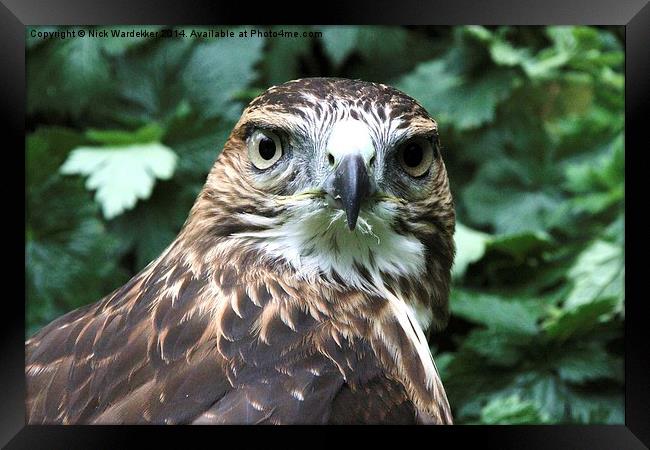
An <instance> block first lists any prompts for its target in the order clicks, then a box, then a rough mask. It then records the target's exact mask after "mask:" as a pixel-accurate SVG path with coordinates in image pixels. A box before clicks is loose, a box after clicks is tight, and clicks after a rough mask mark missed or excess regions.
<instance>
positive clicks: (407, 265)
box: [186, 78, 454, 328]
mask: <svg viewBox="0 0 650 450" xmlns="http://www.w3.org/2000/svg"><path fill="white" fill-rule="evenodd" d="M192 225H195V226H196V228H197V229H201V230H202V231H201V232H200V233H197V234H196V236H209V237H210V239H217V240H218V241H219V242H221V245H217V246H214V245H213V244H214V242H212V243H210V244H208V246H209V247H210V248H213V249H215V248H217V249H221V250H219V251H222V250H223V249H224V248H225V247H226V246H228V247H231V246H233V245H235V246H237V248H239V249H245V250H250V252H251V253H250V254H251V255H255V256H254V258H262V259H266V260H268V261H269V262H270V263H271V264H276V265H278V268H280V267H285V268H286V267H290V268H291V269H292V270H293V271H295V274H296V276H298V277H303V278H305V279H309V280H314V279H318V280H322V281H323V282H326V283H330V284H331V285H334V286H338V288H340V289H357V290H360V291H366V292H369V293H377V292H380V293H381V294H385V295H392V296H395V297H397V298H399V299H400V300H401V301H403V302H404V303H406V304H407V305H408V306H410V307H412V308H413V309H414V310H415V313H416V315H417V316H418V319H419V321H420V322H421V324H422V325H423V326H424V327H425V328H426V327H428V326H429V325H430V324H431V322H432V319H434V323H436V324H441V323H444V322H445V321H446V317H447V297H448V284H449V277H450V269H451V264H452V261H453V253H454V249H453V239H452V236H453V231H454V209H453V203H452V198H451V194H450V191H449V185H448V181H447V174H446V171H445V166H444V163H443V161H442V158H441V155H440V146H439V141H438V129H437V124H436V122H435V120H433V119H432V118H431V117H430V116H429V114H428V113H427V112H426V111H425V109H424V108H423V107H422V106H421V105H420V104H418V103H417V102H416V101H415V100H413V99H412V98H410V97H408V96H407V95H405V94H404V93H402V92H400V91H398V90H396V89H393V88H391V87H388V86H385V85H382V84H375V83H368V82H363V81H353V80H347V79H334V78H311V79H301V80H295V81H290V82H288V83H285V84H282V85H280V86H275V87H272V88H270V89H268V90H267V91H266V92H265V93H263V94H262V95H261V96H259V97H257V98H256V99H255V100H253V101H252V102H251V104H250V105H249V106H248V108H246V110H245V111H244V113H243V115H242V117H241V119H240V120H239V122H238V123H237V125H236V126H235V129H234V130H233V132H232V134H231V136H230V138H229V140H228V142H227V144H226V146H225V148H224V150H223V152H222V154H221V155H220V157H219V158H218V160H217V162H216V163H215V166H214V167H213V169H212V172H211V174H210V176H209V178H208V181H207V183H206V186H205V188H204V190H203V192H202V194H201V196H200V197H199V199H198V201H197V204H196V205H195V207H194V209H193V213H192V215H191V216H190V219H189V221H188V225H187V227H186V228H192ZM201 225H202V226H201ZM206 227H208V228H209V232H208V233H205V228H206ZM208 246H206V247H204V248H208ZM214 252H218V251H217V250H213V254H214V256H219V255H217V253H214ZM221 256H223V254H222V255H221Z"/></svg>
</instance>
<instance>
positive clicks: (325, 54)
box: [26, 26, 625, 424]
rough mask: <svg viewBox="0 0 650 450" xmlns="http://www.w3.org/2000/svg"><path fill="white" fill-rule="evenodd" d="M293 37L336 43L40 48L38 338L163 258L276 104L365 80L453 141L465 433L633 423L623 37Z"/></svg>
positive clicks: (450, 366) (448, 343)
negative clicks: (210, 176)
mask: <svg viewBox="0 0 650 450" xmlns="http://www.w3.org/2000/svg"><path fill="white" fill-rule="evenodd" d="M121 28H122V29H125V28H129V27H121ZM132 28H133V29H141V28H143V27H132ZM148 28H149V29H156V28H159V27H148ZM283 28H284V29H291V30H298V31H301V32H302V31H321V32H322V36H321V37H309V38H290V39H287V38H249V39H238V38H223V39H205V40H200V39H190V38H188V37H186V38H166V39H157V40H153V39H147V38H143V39H138V38H119V39H117V38H116V39H110V38H109V39H90V38H86V39H74V38H73V39H63V40H62V39H54V40H47V41H44V40H39V39H37V38H33V37H31V36H30V33H29V31H30V30H28V34H27V47H28V50H27V86H28V105H27V107H28V120H27V126H28V136H27V142H26V146H27V167H26V170H27V188H26V189H27V221H26V225H27V229H26V273H27V287H28V291H27V292H28V296H27V334H28V335H29V334H31V333H33V332H34V331H35V330H37V329H38V328H40V327H41V326H43V325H44V324H45V323H47V322H48V321H50V320H52V319H53V318H55V317H57V316H59V315H61V314H63V313H64V312H66V311H68V310H71V309H73V308H76V307H79V306H81V305H83V304H87V303H89V302H93V301H96V300H98V299H99V298H100V297H102V296H103V295H106V294H107V293H109V292H110V291H111V290H113V289H114V288H116V287H118V286H120V285H121V284H122V283H124V282H125V281H126V280H127V279H128V278H129V277H130V276H132V275H133V274H135V273H136V272H137V271H138V270H140V269H141V268H143V267H144V266H145V265H146V264H147V263H148V262H150V261H151V260H152V259H154V258H155V257H157V256H158V255H159V253H160V252H161V251H162V250H163V249H164V248H165V247H166V246H167V245H168V244H169V243H170V242H171V241H172V240H173V238H174V237H175V235H176V233H177V232H178V231H179V229H180V227H181V226H182V224H183V222H184V220H185V218H186V216H187V213H188V211H189V209H190V207H191V205H192V203H193V201H194V199H195V196H196V195H197V193H198V192H199V190H200V188H201V186H202V184H203V182H204V181H205V177H206V175H207V173H208V170H209V169H210V167H211V165H212V163H213V161H214V159H215V157H216V156H217V155H218V153H219V150H220V149H221V147H222V145H223V143H224V142H225V140H226V138H227V136H228V133H229V132H230V130H231V128H232V126H233V125H234V123H235V121H236V120H237V118H238V116H239V114H240V112H241V110H242V108H243V106H244V105H245V104H246V102H248V101H249V100H250V99H252V98H253V97H255V96H256V95H257V94H259V93H260V92H261V91H262V90H263V89H265V88H267V87H268V86H270V85H272V84H277V83H280V82H283V81H286V80H289V79H293V78H298V77H305V76H341V77H348V78H362V79H366V80H370V81H379V82H385V83H389V84H392V85H394V86H396V87H398V88H400V89H402V90H404V91H405V92H407V93H408V94H410V95H412V96H413V97H415V98H416V99H418V100H419V101H420V102H421V103H422V104H423V105H424V106H425V107H426V108H427V109H428V110H429V112H430V113H431V114H432V115H433V116H434V117H435V118H436V119H437V120H438V121H439V123H440V128H441V139H442V144H443V152H444V157H445V160H446V164H447V168H448V170H449V174H450V179H451V183H452V190H453V193H454V197H455V200H456V203H457V212H458V218H459V224H458V230H457V233H456V241H457V246H458V256H457V260H456V265H455V269H454V286H453V293H452V297H451V310H452V318H451V321H450V324H449V326H448V328H447V330H446V331H445V332H444V333H441V334H439V335H436V336H434V342H435V344H434V346H433V348H432V350H433V351H434V354H436V361H437V363H438V367H439V369H440V372H441V375H442V377H443V381H444V384H445V387H446V389H447V392H448V395H449V399H450V402H451V405H452V408H453V410H454V415H455V418H456V422H457V423H489V424H502V423H517V424H521V423H576V422H577V423H622V422H623V363H622V361H623V359H622V356H623V341H622V337H623V320H624V305H623V300H624V271H625V269H624V253H623V241H624V141H623V125H624V115H623V98H624V95H623V93H624V90H623V89H624V77H623V62H624V53H623V43H622V39H623V31H622V28H594V27H498V28H485V27H480V26H471V27H456V28H449V27H412V28H398V27H312V28H306V27H303V28H297V27H283ZM41 30H44V28H41ZM178 30H179V31H182V30H183V29H182V28H178ZM50 31H51V30H50ZM189 32H190V28H186V29H185V33H186V35H189Z"/></svg>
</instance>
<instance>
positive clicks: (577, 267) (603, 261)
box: [564, 240, 625, 309]
mask: <svg viewBox="0 0 650 450" xmlns="http://www.w3.org/2000/svg"><path fill="white" fill-rule="evenodd" d="M624 275H625V262H624V260H623V248H622V247H621V246H620V245H616V244H612V243H610V242H607V241H602V240H597V241H595V242H594V243H593V244H591V245H590V246H589V247H588V248H587V249H585V250H584V251H583V252H582V253H581V254H580V256H579V257H578V259H577V260H576V262H575V264H574V266H573V267H572V268H571V270H570V271H569V277H570V278H571V279H572V280H573V289H572V290H571V293H570V294H569V297H568V298H567V300H566V302H565V304H564V307H565V308H567V309H571V308H576V307H578V306H581V305H584V304H588V303H591V302H594V301H597V300H599V299H601V298H610V297H613V298H614V299H616V300H617V302H619V304H620V305H621V306H622V303H623V292H624V280H623V278H624Z"/></svg>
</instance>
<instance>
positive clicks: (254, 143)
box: [248, 130, 282, 170]
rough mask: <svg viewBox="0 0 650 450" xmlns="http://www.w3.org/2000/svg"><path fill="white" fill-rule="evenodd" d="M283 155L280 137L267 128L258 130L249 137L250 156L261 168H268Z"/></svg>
mask: <svg viewBox="0 0 650 450" xmlns="http://www.w3.org/2000/svg"><path fill="white" fill-rule="evenodd" d="M281 156H282V143H281V142H280V138H279V137H278V136H277V135H276V134H275V133H273V132H271V131H267V130H256V131H254V132H253V134H252V135H251V137H250V138H249V139H248V158H249V159H250V160H251V162H252V163H253V165H254V166H255V167H256V168H258V169H261V170H264V169H268V168H269V167H271V166H272V165H273V164H275V163H276V162H277V160H278V159H280V157H281Z"/></svg>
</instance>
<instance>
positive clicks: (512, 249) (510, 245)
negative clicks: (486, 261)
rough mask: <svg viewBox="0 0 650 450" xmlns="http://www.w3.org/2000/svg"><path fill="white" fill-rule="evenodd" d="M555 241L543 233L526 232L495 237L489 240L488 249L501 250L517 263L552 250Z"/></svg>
mask: <svg viewBox="0 0 650 450" xmlns="http://www.w3.org/2000/svg"><path fill="white" fill-rule="evenodd" d="M552 243H553V240H552V238H551V236H549V235H548V233H546V232H543V231H524V232H519V233H513V234H503V235H499V236H495V237H493V238H492V239H490V240H489V242H488V244H487V248H488V249H489V250H490V251H492V250H499V251H501V252H504V253H507V254H509V255H512V256H513V257H515V258H516V260H517V261H523V260H524V259H525V258H526V257H527V256H531V255H534V254H537V253H539V252H540V251H542V250H546V249H549V248H551V246H552Z"/></svg>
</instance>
